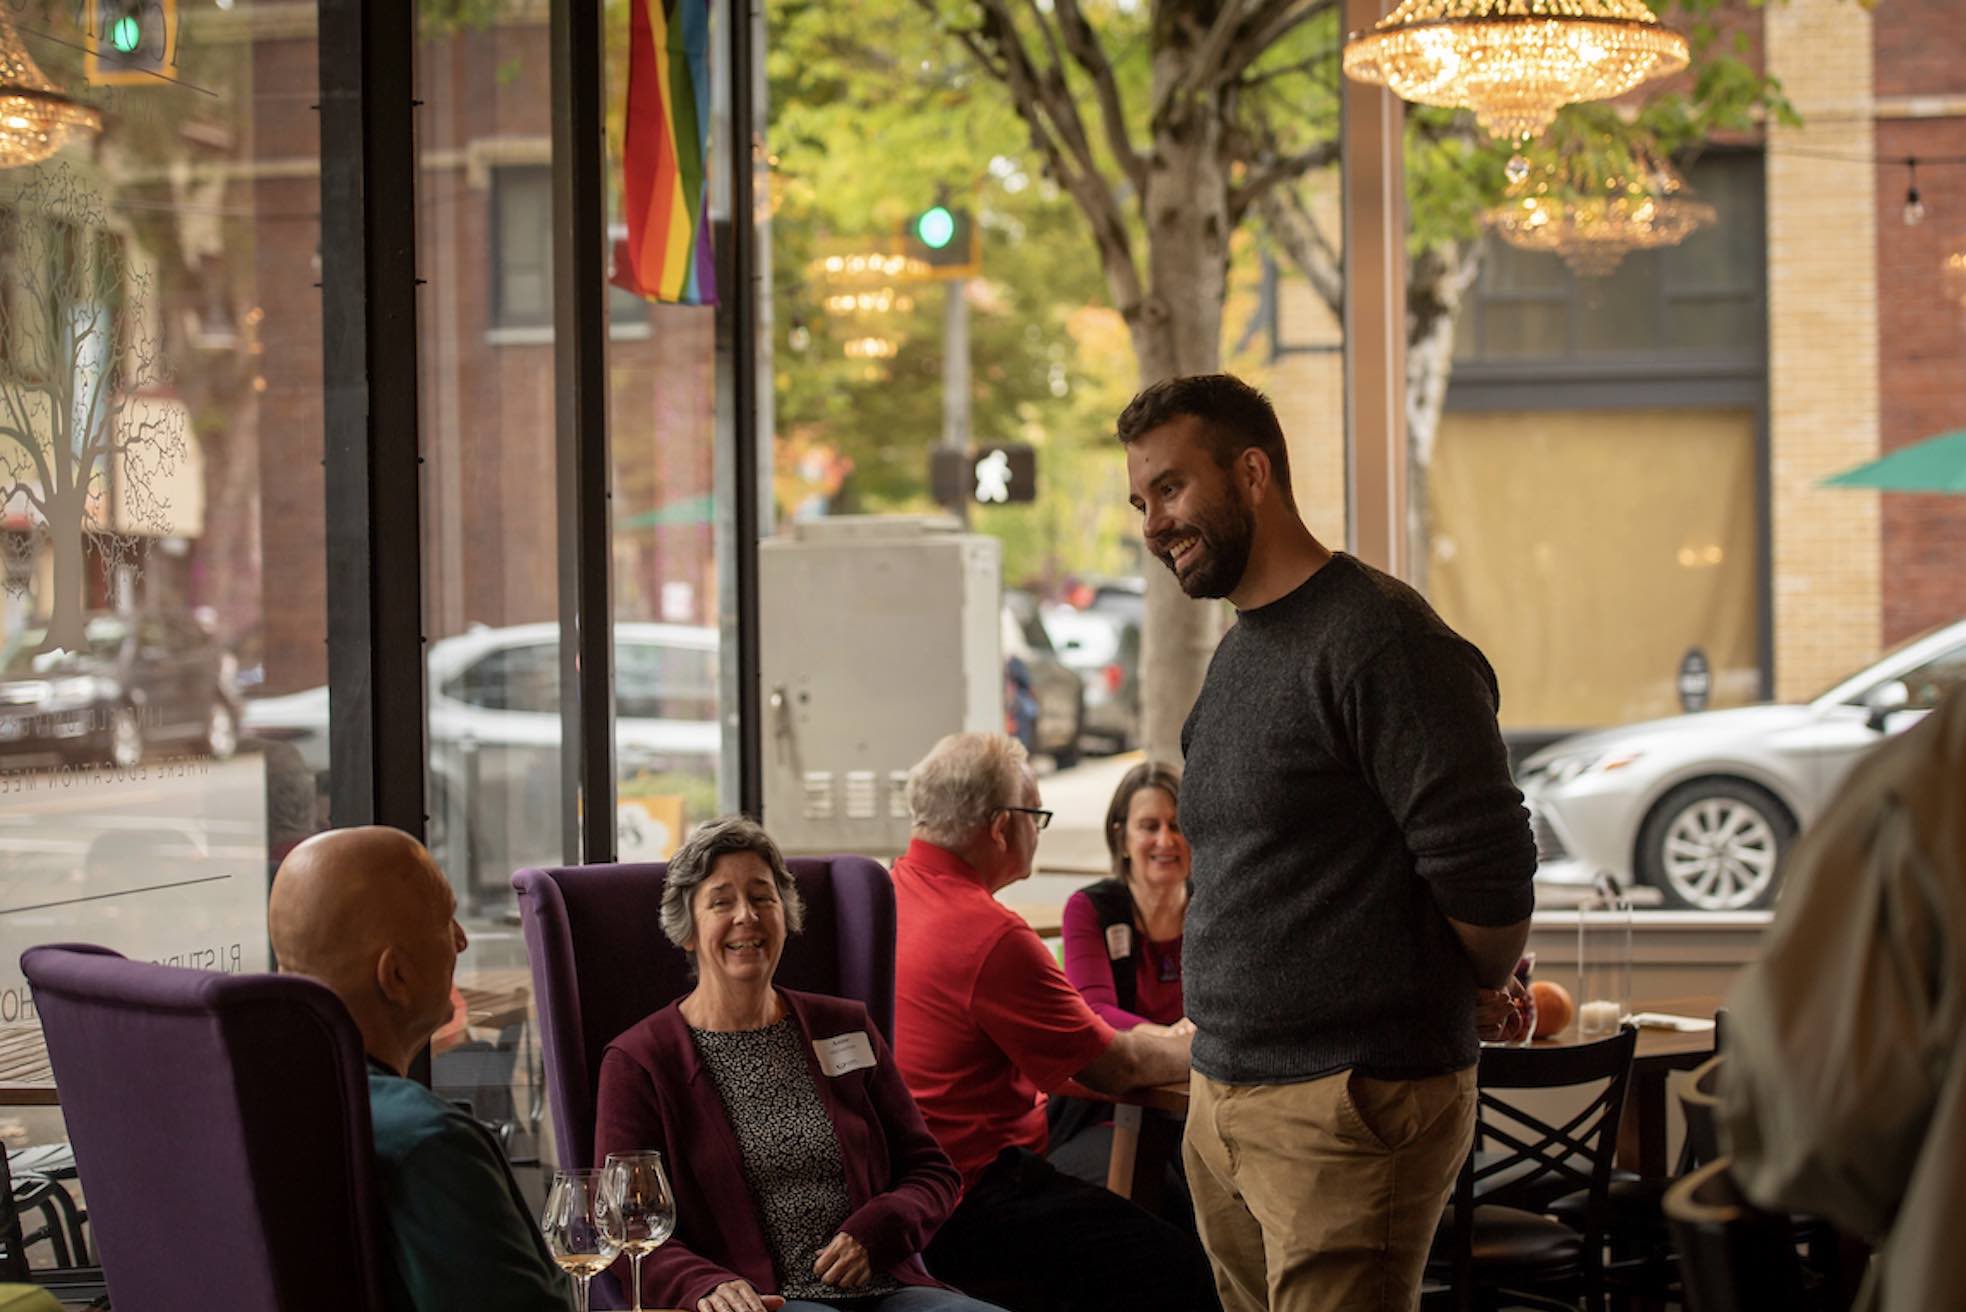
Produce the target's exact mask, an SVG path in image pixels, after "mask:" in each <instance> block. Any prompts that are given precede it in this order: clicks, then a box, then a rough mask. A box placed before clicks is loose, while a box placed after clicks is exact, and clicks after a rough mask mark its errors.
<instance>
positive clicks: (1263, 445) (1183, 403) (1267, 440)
mask: <svg viewBox="0 0 1966 1312" xmlns="http://www.w3.org/2000/svg"><path fill="white" fill-rule="evenodd" d="M1184 415H1185V416H1188V417H1191V418H1194V419H1199V420H1200V421H1201V427H1202V433H1203V435H1204V440H1205V441H1206V442H1207V444H1208V453H1209V454H1210V455H1212V456H1214V457H1215V463H1216V464H1217V465H1218V466H1220V467H1221V468H1223V469H1227V468H1228V467H1229V466H1230V465H1232V464H1234V463H1235V458H1236V457H1237V456H1239V455H1241V454H1242V453H1243V452H1244V451H1247V450H1248V449H1249V448H1250V447H1252V446H1253V447H1255V448H1256V449H1257V450H1259V451H1261V452H1262V453H1263V454H1264V455H1266V456H1268V457H1269V458H1270V470H1271V472H1272V473H1273V474H1274V475H1275V477H1276V481H1277V486H1278V487H1279V488H1281V489H1282V490H1283V495H1284V498H1285V500H1286V501H1288V500H1290V499H1291V493H1290V452H1289V450H1288V448H1286V447H1285V446H1284V442H1283V425H1282V424H1280V423H1278V422H1277V412H1276V408H1275V407H1274V406H1272V405H1271V404H1270V398H1269V397H1267V396H1264V395H1263V394H1262V393H1261V392H1259V391H1257V390H1256V389H1255V388H1253V387H1251V386H1250V385H1249V384H1248V383H1245V382H1244V381H1242V379H1240V378H1238V377H1236V376H1235V375H1234V374H1189V375H1188V376H1186V377H1185V378H1164V379H1162V380H1161V381H1160V382H1158V383H1155V384H1153V385H1152V386H1151V387H1147V388H1144V389H1142V390H1141V392H1140V394H1139V395H1138V396H1136V397H1134V398H1133V399H1132V400H1131V401H1129V402H1127V404H1126V409H1124V410H1122V411H1120V420H1119V425H1118V430H1119V439H1120V443H1121V445H1131V444H1133V443H1134V442H1137V441H1139V440H1140V439H1141V438H1142V437H1145V436H1146V435H1147V434H1148V433H1151V432H1152V431H1153V430H1155V429H1156V428H1159V427H1161V426H1162V425H1164V424H1168V423H1172V422H1173V421H1174V420H1176V419H1179V418H1181V417H1182V416H1184Z"/></svg>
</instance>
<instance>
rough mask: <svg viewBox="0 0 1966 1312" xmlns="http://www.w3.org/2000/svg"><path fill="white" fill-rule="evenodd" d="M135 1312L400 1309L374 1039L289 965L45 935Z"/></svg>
mask: <svg viewBox="0 0 1966 1312" xmlns="http://www.w3.org/2000/svg"><path fill="white" fill-rule="evenodd" d="M21 970H22V972H23V973H24V974H25V975H26V976H27V980H28V983H29V984H31V985H32V986H33V988H34V1004H35V1007H36V1009H37V1010H38V1011H39V1013H40V1016H41V1024H42V1028H43V1030H44V1031H45V1033H46V1035H47V1040H48V1057H49V1060H50V1062H51V1063H52V1064H53V1066H54V1072H55V1082H56V1085H57V1087H59V1088H60V1090H61V1101H62V1114H63V1116H64V1117H65V1118H66V1120H67V1122H68V1132H69V1137H70V1139H71V1140H72V1141H73V1143H74V1146H75V1160H76V1165H77V1167H78V1168H79V1171H80V1174H81V1178H82V1185H83V1187H84V1188H85V1189H86V1190H87V1191H88V1199H89V1217H90V1221H91V1223H92V1224H93V1226H94V1227H95V1233H96V1249H97V1252H98V1254H99V1256H100V1257H101V1260H102V1266H103V1274H104V1277H105V1278H106V1279H107V1281H108V1283H109V1293H110V1297H111V1298H112V1299H114V1300H115V1304H116V1308H117V1312H212V1309H215V1308H279V1309H281V1312H330V1310H332V1312H371V1310H372V1312H383V1301H382V1274H381V1273H382V1270H383V1262H384V1260H385V1259H384V1257H383V1254H382V1247H381V1243H380V1240H381V1229H380V1227H381V1208H380V1203H379V1200H378V1197H377V1193H376V1182H375V1143H374V1138H373V1136H372V1134H371V1132H370V1129H369V1092H368V1072H367V1067H366V1066H365V1064H364V1059H363V1056H362V1041H361V1038H360V1036H359V1035H358V1034H357V1033H356V1030H355V1023H354V1021H353V1020H351V1019H350V1018H349V1015H348V1011H347V1009H346V1008H345V1007H343V1006H342V1004H341V1001H340V999H338V998H336V997H335V996H334V994H332V993H330V992H329V991H328V990H327V989H325V988H323V987H322V986H321V985H319V984H316V983H314V982H313V981H312V980H305V979H299V978H297V977H294V976H290V975H217V974H212V973H210V972H207V971H202V970H180V969H178V968H176V967H173V966H154V965H150V964H147V963H144V962H137V961H126V960H124V959H123V958H122V957H120V956H118V955H116V954H115V953H113V952H111V951H109V950H108V949H106V948H97V947H82V946H51V947H38V948H30V949H29V950H28V951H27V952H26V953H25V954H23V955H22V957H21Z"/></svg>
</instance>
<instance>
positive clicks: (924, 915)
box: [894, 839, 1113, 1189]
mask: <svg viewBox="0 0 1966 1312" xmlns="http://www.w3.org/2000/svg"><path fill="white" fill-rule="evenodd" d="M894 899H895V906H896V913H897V915H896V919H897V922H898V923H897V927H896V941H895V989H894V992H895V999H894V1059H895V1064H896V1065H897V1066H899V1067H900V1069H901V1075H902V1078H903V1079H905V1080H906V1081H907V1082H908V1089H909V1091H910V1092H911V1093H913V1094H914V1095H915V1101H916V1103H917V1104H919V1105H920V1107H921V1109H922V1119H923V1120H924V1121H926V1122H927V1123H928V1128H929V1132H930V1133H932V1134H933V1135H934V1136H935V1138H936V1141H937V1142H938V1143H940V1144H941V1145H942V1151H944V1152H946V1153H948V1154H949V1159H950V1160H951V1161H953V1162H954V1163H955V1164H956V1169H957V1170H958V1171H960V1172H962V1177H963V1187H964V1188H965V1189H967V1188H968V1187H969V1186H970V1184H972V1183H973V1182H974V1181H975V1179H976V1176H977V1174H978V1173H979V1172H980V1171H982V1169H983V1168H984V1167H985V1166H988V1165H989V1164H990V1162H991V1161H992V1159H994V1158H995V1157H996V1155H997V1154H998V1153H999V1152H1001V1151H1002V1150H1003V1149H1005V1148H1028V1149H1030V1150H1031V1151H1032V1152H1035V1153H1042V1152H1044V1150H1045V1141H1046V1135H1045V1112H1044V1104H1045V1093H1046V1092H1047V1091H1050V1090H1055V1089H1057V1088H1058V1087H1059V1086H1060V1085H1062V1084H1064V1083H1065V1082H1066V1081H1067V1080H1069V1079H1071V1078H1072V1077H1073V1076H1074V1075H1076V1074H1078V1073H1079V1072H1080V1071H1082V1070H1084V1069H1085V1068H1086V1067H1087V1066H1089V1065H1091V1064H1092V1062H1093V1060H1094V1059H1095V1058H1096V1057H1098V1056H1099V1054H1100V1053H1102V1052H1104V1051H1105V1050H1106V1046H1107V1045H1108V1044H1110V1043H1111V1042H1112V1041H1113V1027H1112V1026H1110V1025H1108V1024H1107V1023H1106V1022H1105V1021H1103V1020H1100V1019H1099V1017H1097V1016H1095V1015H1094V1014H1093V1013H1092V1009H1091V1008H1090V1007H1088V1006H1087V1005H1086V1004H1085V999H1084V998H1082V997H1080V996H1079V993H1078V990H1076V989H1074V988H1073V987H1072V986H1071V984H1070V983H1068V982H1067V981H1066V979H1065V976H1064V974H1063V972H1061V971H1060V970H1059V969H1058V963H1057V962H1056V961H1054V960H1053V959H1052V956H1051V953H1050V952H1049V951H1048V950H1047V949H1046V948H1045V946H1044V944H1043V943H1042V942H1041V941H1039V939H1038V936H1037V935H1036V934H1035V933H1033V932H1032V930H1031V927H1030V926H1029V925H1027V924H1025V923H1024V918H1023V917H1022V916H1020V915H1018V914H1017V913H1016V912H1015V911H1012V910H1011V909H1010V908H1009V907H1007V906H1005V905H1003V903H1001V902H999V901H997V900H996V898H994V897H992V896H991V895H990V891H989V890H988V889H987V888H985V887H984V886H983V883H982V880H981V878H980V877H979V876H978V875H977V873H976V871H975V870H973V869H972V868H971V867H970V865H969V863H968V862H966V861H964V860H963V859H962V858H961V857H958V856H956V855H955V854H954V853H952V852H949V851H947V850H946V849H944V848H940V847H936V846H935V845H934V844H932V843H924V842H922V841H921V840H920V839H917V840H915V841H914V842H912V843H910V844H909V845H908V850H907V852H905V853H903V854H902V857H901V859H900V860H899V861H896V862H895V863H894Z"/></svg>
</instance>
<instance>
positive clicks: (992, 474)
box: [976, 451, 1010, 502]
mask: <svg viewBox="0 0 1966 1312" xmlns="http://www.w3.org/2000/svg"><path fill="white" fill-rule="evenodd" d="M976 499H977V500H978V501H998V502H1007V501H1009V500H1010V457H1009V456H1007V455H1005V454H1004V453H1003V452H1001V451H992V452H991V453H990V454H989V455H987V456H984V457H983V458H982V459H981V460H979V461H977V462H976Z"/></svg>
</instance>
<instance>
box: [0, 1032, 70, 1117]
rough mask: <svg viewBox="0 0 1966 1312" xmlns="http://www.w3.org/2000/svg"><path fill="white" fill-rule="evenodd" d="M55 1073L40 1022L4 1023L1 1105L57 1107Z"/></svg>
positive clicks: (0, 1058) (0, 1036)
mask: <svg viewBox="0 0 1966 1312" xmlns="http://www.w3.org/2000/svg"><path fill="white" fill-rule="evenodd" d="M58 1101H59V1100H58V1099H57V1098H56V1096H55V1073H54V1071H53V1069H51V1068H50V1067H49V1065H48V1045H47V1043H46V1042H45V1041H44V1040H43V1039H42V1038H41V1027H40V1026H39V1025H0V1107H53V1106H55V1105H56V1103H57V1102H58Z"/></svg>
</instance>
